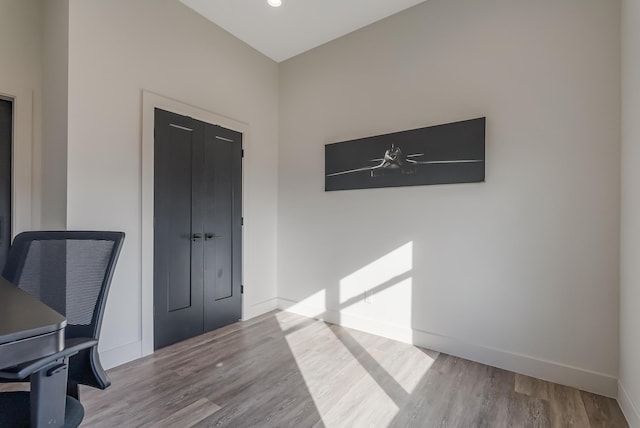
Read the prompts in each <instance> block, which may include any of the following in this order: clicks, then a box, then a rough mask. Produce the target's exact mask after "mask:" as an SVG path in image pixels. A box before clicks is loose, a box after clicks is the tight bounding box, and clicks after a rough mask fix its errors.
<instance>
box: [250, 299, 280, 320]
mask: <svg viewBox="0 0 640 428" xmlns="http://www.w3.org/2000/svg"><path fill="white" fill-rule="evenodd" d="M276 309H278V298H277V297H274V298H273V299H269V300H265V301H264V302H260V303H255V304H253V305H251V306H246V304H245V305H244V307H243V309H242V321H247V320H250V319H251V318H255V317H257V316H260V315H262V314H266V313H267V312H271V311H274V310H276Z"/></svg>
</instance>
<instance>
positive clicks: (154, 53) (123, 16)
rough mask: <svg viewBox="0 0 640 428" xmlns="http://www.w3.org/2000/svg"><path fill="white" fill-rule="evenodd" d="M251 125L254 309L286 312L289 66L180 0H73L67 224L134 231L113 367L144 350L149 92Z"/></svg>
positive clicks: (117, 297)
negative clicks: (281, 252) (284, 144)
mask: <svg viewBox="0 0 640 428" xmlns="http://www.w3.org/2000/svg"><path fill="white" fill-rule="evenodd" d="M143 89H144V90H148V91H151V92H154V93H156V94H161V95H163V96H165V97H169V98H174V99H177V100H180V101H182V102H184V103H187V104H190V105H193V106H196V107H199V108H201V109H203V110H207V111H211V112H215V113H217V114H219V115H223V116H227V117H230V118H233V119H235V120H236V121H240V122H245V123H247V124H248V126H249V129H250V131H249V134H250V135H249V138H248V140H247V141H246V143H245V159H244V217H245V227H244V285H245V295H244V311H245V316H247V315H248V316H250V315H252V314H255V313H257V312H260V311H264V310H268V309H272V308H275V305H276V301H275V297H276V282H275V281H276V270H275V268H276V254H275V250H274V249H275V248H276V227H277V143H278V112H277V107H278V67H277V64H276V63H274V62H273V61H271V60H269V59H267V58H266V57H264V56H263V55H261V54H259V53H257V52H256V51H254V50H253V49H251V48H249V47H248V46H247V45H245V44H243V43H242V42H240V41H239V40H237V39H236V38H234V37H232V36H231V35H229V34H228V33H226V32H224V31H223V30H221V29H219V28H217V27H215V26H213V25H212V24H211V23H210V22H209V21H206V20H205V19H204V18H202V17H200V16H199V15H197V14H196V13H195V12H193V11H192V10H191V9H189V8H187V7H186V6H184V5H182V4H180V3H179V2H177V1H174V0H139V1H135V2H132V1H129V0H110V1H108V2H96V1H83V0H72V1H71V2H70V16H69V118H70V120H69V131H68V132H69V143H68V159H67V162H68V171H67V174H68V188H67V226H68V227H69V228H78V229H84V228H99V229H115V230H123V231H125V232H126V234H127V237H126V242H125V245H124V248H123V251H122V254H121V256H120V260H119V262H118V266H117V269H116V274H115V277H114V281H113V284H112V290H111V294H110V297H109V301H108V304H107V313H106V317H105V320H104V325H103V334H102V337H101V351H102V357H103V363H105V365H107V366H113V365H116V364H118V363H121V362H123V361H126V360H129V359H133V358H136V357H138V356H140V354H141V325H140V323H141V305H142V302H141V297H140V294H141V285H140V284H141V124H142V91H143Z"/></svg>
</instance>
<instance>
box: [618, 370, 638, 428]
mask: <svg viewBox="0 0 640 428" xmlns="http://www.w3.org/2000/svg"><path fill="white" fill-rule="evenodd" d="M618 404H620V408H621V409H622V413H624V416H625V417H626V418H627V422H628V423H629V427H630V428H640V411H638V406H636V404H634V402H633V400H631V397H629V394H627V390H626V389H624V386H623V385H622V382H620V381H618Z"/></svg>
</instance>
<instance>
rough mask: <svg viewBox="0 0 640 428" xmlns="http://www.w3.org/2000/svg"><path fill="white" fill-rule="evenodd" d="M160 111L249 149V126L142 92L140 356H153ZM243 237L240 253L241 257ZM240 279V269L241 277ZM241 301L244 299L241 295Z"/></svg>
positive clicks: (243, 171) (176, 101)
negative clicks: (223, 132)
mask: <svg viewBox="0 0 640 428" xmlns="http://www.w3.org/2000/svg"><path fill="white" fill-rule="evenodd" d="M155 108H160V109H163V110H167V111H171V112H174V113H177V114H180V115H183V116H189V117H192V118H194V119H197V120H201V121H203V122H207V123H212V124H215V125H220V126H222V127H224V128H227V129H231V130H233V131H236V132H240V133H242V134H243V146H244V147H245V149H246V148H247V147H248V146H249V141H250V127H249V125H248V124H246V123H244V122H240V121H237V120H235V119H231V118H228V117H226V116H222V115H219V114H217V113H213V112H210V111H207V110H204V109H201V108H199V107H195V106H192V105H190V104H186V103H183V102H181V101H178V100H174V99H172V98H168V97H165V96H162V95H158V94H155V93H153V92H149V91H145V90H143V91H142V165H141V166H142V189H141V192H142V214H141V219H140V223H141V229H142V234H141V243H140V248H141V251H140V252H141V255H140V257H141V278H140V279H141V284H142V290H141V334H142V355H143V356H145V355H149V354H152V353H153V146H154V141H153V126H154V109H155ZM242 175H243V179H242V186H243V191H242V198H243V201H242V206H243V210H244V206H245V201H244V198H245V196H246V192H245V191H244V185H245V184H244V183H245V179H244V176H245V169H244V165H243V169H242ZM244 242H245V239H244V234H243V236H242V244H243V245H242V252H243V258H244V251H245V245H244ZM242 276H243V277H244V268H243V275H242ZM243 300H244V296H243Z"/></svg>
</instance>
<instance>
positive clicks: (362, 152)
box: [325, 117, 486, 191]
mask: <svg viewBox="0 0 640 428" xmlns="http://www.w3.org/2000/svg"><path fill="white" fill-rule="evenodd" d="M485 123H486V118H484V117H482V118H478V119H471V120H465V121H461V122H454V123H447V124H444V125H437V126H429V127H426V128H419V129H412V130H409V131H401V132H394V133H391V134H384V135H377V136H374V137H366V138H360V139H357V140H350V141H343V142H339V143H333V144H327V145H325V190H326V191H332V190H348V189H369V188H376V187H397V186H419V185H427V184H450V183H472V182H481V181H484V178H485Z"/></svg>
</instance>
